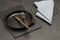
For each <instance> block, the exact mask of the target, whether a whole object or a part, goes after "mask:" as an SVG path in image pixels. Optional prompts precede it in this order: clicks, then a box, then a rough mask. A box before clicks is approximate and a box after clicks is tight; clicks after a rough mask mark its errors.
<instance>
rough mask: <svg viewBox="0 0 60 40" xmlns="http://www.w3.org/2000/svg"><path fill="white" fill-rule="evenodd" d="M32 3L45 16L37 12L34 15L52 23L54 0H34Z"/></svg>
mask: <svg viewBox="0 0 60 40" xmlns="http://www.w3.org/2000/svg"><path fill="white" fill-rule="evenodd" d="M34 4H35V5H36V6H37V7H38V8H37V10H38V11H39V12H40V13H41V14H43V15H44V16H45V17H44V16H43V15H41V14H40V13H39V12H37V13H36V15H37V16H39V17H40V18H42V19H44V20H45V21H47V22H48V23H49V24H52V17H53V9H54V1H53V0H46V1H39V2H34Z"/></svg>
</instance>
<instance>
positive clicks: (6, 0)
mask: <svg viewBox="0 0 60 40" xmlns="http://www.w3.org/2000/svg"><path fill="white" fill-rule="evenodd" d="M34 1H36V0H0V14H1V13H2V12H4V11H5V10H7V9H9V8H11V7H14V6H18V5H21V4H23V5H24V7H25V8H26V9H27V11H29V12H31V9H32V8H33V7H32V4H33V2H34ZM54 2H55V10H54V17H53V23H52V25H51V26H49V25H48V24H46V23H45V22H44V21H42V20H40V22H41V23H40V25H41V26H42V29H39V30H37V31H34V32H32V33H30V34H27V35H25V36H23V37H20V38H18V39H14V38H13V37H12V35H11V34H10V33H9V31H8V30H6V29H5V25H4V22H3V21H2V20H1V19H0V40H60V0H54ZM1 15H4V14H1Z"/></svg>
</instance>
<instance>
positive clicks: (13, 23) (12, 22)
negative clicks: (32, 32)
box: [6, 10, 34, 29]
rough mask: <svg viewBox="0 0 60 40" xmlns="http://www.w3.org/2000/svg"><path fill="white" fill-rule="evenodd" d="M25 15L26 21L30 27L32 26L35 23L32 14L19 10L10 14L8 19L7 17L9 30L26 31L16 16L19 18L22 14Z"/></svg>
mask: <svg viewBox="0 0 60 40" xmlns="http://www.w3.org/2000/svg"><path fill="white" fill-rule="evenodd" d="M22 13H24V14H25V16H26V21H27V23H28V26H30V25H31V24H33V23H34V18H33V16H32V14H31V13H29V12H27V11H23V10H18V11H14V12H12V13H10V14H9V15H8V16H7V17H6V25H7V26H8V27H9V28H12V29H24V28H25V27H24V26H23V25H22V24H21V23H20V22H18V21H17V20H16V19H15V18H14V16H18V17H21V14H22ZM21 19H22V18H21ZM22 21H23V22H24V20H23V19H22Z"/></svg>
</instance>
